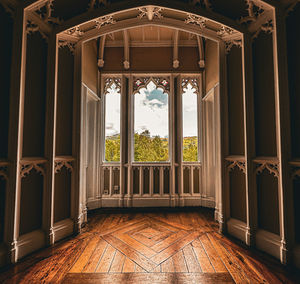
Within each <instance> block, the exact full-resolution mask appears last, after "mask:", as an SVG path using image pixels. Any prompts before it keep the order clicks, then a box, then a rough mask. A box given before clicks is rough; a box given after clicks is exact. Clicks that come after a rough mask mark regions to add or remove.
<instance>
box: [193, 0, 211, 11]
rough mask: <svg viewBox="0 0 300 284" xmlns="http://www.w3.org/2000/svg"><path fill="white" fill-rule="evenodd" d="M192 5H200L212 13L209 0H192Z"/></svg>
mask: <svg viewBox="0 0 300 284" xmlns="http://www.w3.org/2000/svg"><path fill="white" fill-rule="evenodd" d="M192 4H193V5H195V6H196V5H200V6H202V7H204V8H205V9H206V10H208V11H212V7H211V3H210V2H209V0H192Z"/></svg>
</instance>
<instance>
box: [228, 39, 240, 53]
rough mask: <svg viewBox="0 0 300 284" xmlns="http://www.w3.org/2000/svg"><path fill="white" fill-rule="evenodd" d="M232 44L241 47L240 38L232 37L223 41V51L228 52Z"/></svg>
mask: <svg viewBox="0 0 300 284" xmlns="http://www.w3.org/2000/svg"><path fill="white" fill-rule="evenodd" d="M233 46H237V47H240V48H241V47H242V40H241V39H232V40H228V41H226V42H225V52H226V54H228V53H229V52H230V50H231V48H232V47H233Z"/></svg>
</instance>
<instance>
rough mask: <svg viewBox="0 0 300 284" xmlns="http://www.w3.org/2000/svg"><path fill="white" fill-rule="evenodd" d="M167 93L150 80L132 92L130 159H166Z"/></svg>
mask: <svg viewBox="0 0 300 284" xmlns="http://www.w3.org/2000/svg"><path fill="white" fill-rule="evenodd" d="M168 112H169V107H168V94H167V93H164V90H163V89H162V88H160V87H157V86H156V85H155V84H154V83H153V82H152V81H150V82H149V83H148V84H147V85H146V87H144V88H141V89H140V90H139V92H138V93H136V94H135V95H134V160H135V161H137V162H158V161H168V160H169V114H168Z"/></svg>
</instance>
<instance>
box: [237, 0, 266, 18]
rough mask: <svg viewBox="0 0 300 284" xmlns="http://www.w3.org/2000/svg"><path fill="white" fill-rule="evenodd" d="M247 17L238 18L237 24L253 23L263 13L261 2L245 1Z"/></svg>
mask: <svg viewBox="0 0 300 284" xmlns="http://www.w3.org/2000/svg"><path fill="white" fill-rule="evenodd" d="M245 2H246V5H247V11H248V16H247V17H243V18H240V20H239V23H241V24H242V23H249V22H255V21H256V20H257V18H258V17H259V16H260V15H261V14H262V13H263V12H264V9H265V7H264V5H263V3H262V1H255V0H246V1H245Z"/></svg>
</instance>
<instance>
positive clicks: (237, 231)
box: [227, 218, 250, 243]
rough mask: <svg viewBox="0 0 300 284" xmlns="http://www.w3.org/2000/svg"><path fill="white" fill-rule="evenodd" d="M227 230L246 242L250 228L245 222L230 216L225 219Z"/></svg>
mask: <svg viewBox="0 0 300 284" xmlns="http://www.w3.org/2000/svg"><path fill="white" fill-rule="evenodd" d="M227 232H228V233H229V234H230V235H232V236H234V237H236V238H238V239H240V240H241V241H243V242H244V243H247V238H248V237H247V235H249V234H250V229H249V228H248V227H247V224H246V223H245V222H242V221H240V220H237V219H234V218H230V219H229V220H228V221H227Z"/></svg>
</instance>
